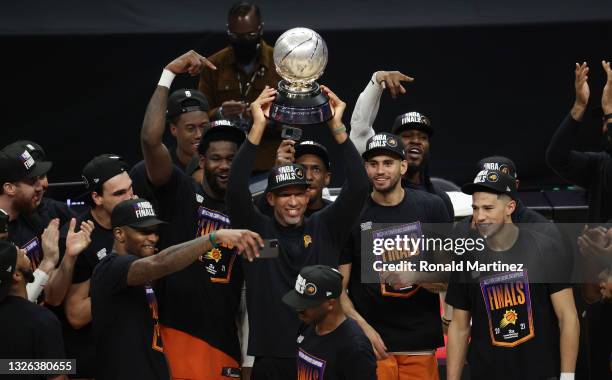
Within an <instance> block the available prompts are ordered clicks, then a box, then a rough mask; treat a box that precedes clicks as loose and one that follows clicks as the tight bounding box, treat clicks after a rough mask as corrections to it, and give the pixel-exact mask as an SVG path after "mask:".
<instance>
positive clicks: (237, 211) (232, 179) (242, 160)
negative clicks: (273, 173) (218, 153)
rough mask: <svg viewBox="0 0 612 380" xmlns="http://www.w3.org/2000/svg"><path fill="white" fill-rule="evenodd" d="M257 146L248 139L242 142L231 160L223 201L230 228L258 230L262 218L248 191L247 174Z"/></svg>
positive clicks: (253, 160) (248, 174) (249, 172)
mask: <svg viewBox="0 0 612 380" xmlns="http://www.w3.org/2000/svg"><path fill="white" fill-rule="evenodd" d="M256 151H257V146H256V145H253V144H252V143H251V142H250V141H249V140H248V139H247V140H245V142H244V143H243V144H242V146H241V147H240V149H239V150H238V153H236V157H234V160H233V162H232V167H231V169H230V176H229V180H228V183H227V191H226V193H225V194H226V195H225V197H226V198H225V202H226V204H227V213H228V215H229V218H230V222H231V224H232V228H246V229H250V230H253V231H259V230H260V228H259V226H260V225H261V223H260V222H261V221H262V219H263V218H264V217H263V216H262V215H261V213H260V212H259V211H257V209H256V208H255V205H254V204H253V199H252V198H251V192H250V191H249V176H250V174H251V168H252V165H253V162H255V154H256Z"/></svg>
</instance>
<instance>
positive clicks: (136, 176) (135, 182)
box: [130, 160, 159, 211]
mask: <svg viewBox="0 0 612 380" xmlns="http://www.w3.org/2000/svg"><path fill="white" fill-rule="evenodd" d="M130 178H131V179H132V190H133V191H134V194H135V195H137V196H138V198H143V199H146V200H148V201H149V203H151V205H153V208H154V209H155V211H157V210H158V207H159V206H158V205H157V199H155V195H154V192H153V187H152V186H151V183H150V182H149V179H148V176H147V167H146V165H145V162H144V160H143V161H139V162H137V163H136V164H134V166H132V169H131V170H130Z"/></svg>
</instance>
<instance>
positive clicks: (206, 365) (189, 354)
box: [161, 326, 240, 380]
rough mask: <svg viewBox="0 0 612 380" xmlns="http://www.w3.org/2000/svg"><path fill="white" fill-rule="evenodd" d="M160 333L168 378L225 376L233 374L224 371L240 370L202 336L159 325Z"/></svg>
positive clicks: (213, 379) (198, 379)
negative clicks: (168, 369)
mask: <svg viewBox="0 0 612 380" xmlns="http://www.w3.org/2000/svg"><path fill="white" fill-rule="evenodd" d="M161 336H162V341H163V343H164V354H165V355H166V359H167V360H168V366H169V367H170V373H171V374H172V379H175V380H187V379H189V380H227V379H230V378H233V377H232V376H229V373H228V372H230V371H231V373H236V371H238V372H237V373H239V371H240V365H239V364H238V362H237V361H236V360H235V359H234V358H232V357H231V356H229V355H227V354H226V353H224V352H222V351H220V350H218V349H217V348H215V347H213V346H211V345H209V344H208V343H206V342H205V341H203V340H202V339H198V338H196V337H194V336H191V335H189V334H187V333H184V332H182V331H179V330H176V329H173V328H170V327H166V326H161ZM224 372H225V373H227V375H225V376H224V375H223V374H224Z"/></svg>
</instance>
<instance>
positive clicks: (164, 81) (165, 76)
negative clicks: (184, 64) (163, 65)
mask: <svg viewBox="0 0 612 380" xmlns="http://www.w3.org/2000/svg"><path fill="white" fill-rule="evenodd" d="M175 76H176V74H175V73H173V72H172V71H170V70H168V69H164V71H162V75H161V78H159V82H157V85H158V86H162V87H166V88H167V89H170V86H171V85H172V81H173V80H174V77H175Z"/></svg>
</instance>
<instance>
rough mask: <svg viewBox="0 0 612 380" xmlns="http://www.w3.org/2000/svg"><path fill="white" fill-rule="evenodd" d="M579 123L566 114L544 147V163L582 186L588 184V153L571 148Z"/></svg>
mask: <svg viewBox="0 0 612 380" xmlns="http://www.w3.org/2000/svg"><path fill="white" fill-rule="evenodd" d="M580 125H581V123H580V122H579V121H576V120H574V119H573V118H572V115H571V114H568V115H567V116H566V117H565V119H563V121H562V122H561V125H560V126H559V128H558V129H557V131H556V132H555V134H554V135H553V137H552V139H551V140H550V144H549V145H548V149H546V163H547V164H548V166H549V167H550V168H551V169H552V170H554V171H555V173H557V174H558V175H559V176H561V177H562V178H563V179H565V180H567V181H570V182H572V183H575V184H577V185H579V186H582V187H584V188H588V187H589V184H590V179H591V177H592V176H591V175H590V165H589V155H588V154H587V153H584V152H577V151H575V150H572V145H573V144H574V142H575V141H576V137H577V135H578V129H579V128H580Z"/></svg>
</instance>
